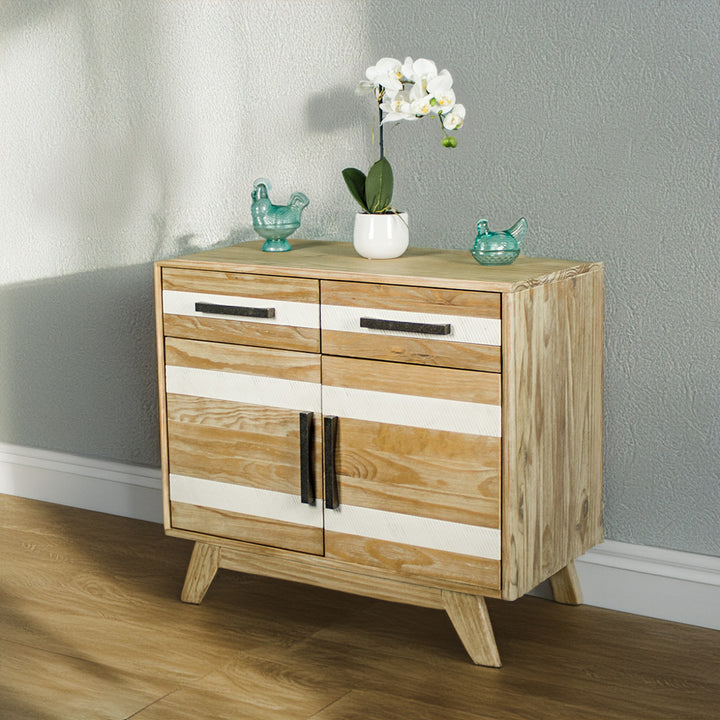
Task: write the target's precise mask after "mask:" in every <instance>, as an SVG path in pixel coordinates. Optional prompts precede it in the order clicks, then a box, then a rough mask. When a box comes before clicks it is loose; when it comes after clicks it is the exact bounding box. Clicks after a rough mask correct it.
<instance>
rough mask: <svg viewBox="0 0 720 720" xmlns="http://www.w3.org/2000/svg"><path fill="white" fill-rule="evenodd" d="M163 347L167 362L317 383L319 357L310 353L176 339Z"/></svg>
mask: <svg viewBox="0 0 720 720" xmlns="http://www.w3.org/2000/svg"><path fill="white" fill-rule="evenodd" d="M165 347H166V349H165V361H166V363H167V364H168V365H178V366H181V367H192V368H201V369H204V370H219V371H222V372H235V373H243V374H250V375H262V376H265V377H278V378H284V379H287V380H300V381H302V382H314V383H319V382H320V358H319V356H317V355H313V354H309V353H299V352H289V351H285V350H274V349H271V348H256V347H242V346H237V345H226V344H223V343H220V342H201V341H198V340H183V339H179V338H166V340H165Z"/></svg>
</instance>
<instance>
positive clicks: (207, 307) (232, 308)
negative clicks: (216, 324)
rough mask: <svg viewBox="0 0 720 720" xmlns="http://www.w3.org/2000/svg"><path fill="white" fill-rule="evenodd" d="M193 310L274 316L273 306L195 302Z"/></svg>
mask: <svg viewBox="0 0 720 720" xmlns="http://www.w3.org/2000/svg"><path fill="white" fill-rule="evenodd" d="M195 312H201V313H213V314H215V315H241V316H242V317H256V318H274V317H275V308H255V307H243V306H242V305H216V304H215V303H203V302H197V303H195Z"/></svg>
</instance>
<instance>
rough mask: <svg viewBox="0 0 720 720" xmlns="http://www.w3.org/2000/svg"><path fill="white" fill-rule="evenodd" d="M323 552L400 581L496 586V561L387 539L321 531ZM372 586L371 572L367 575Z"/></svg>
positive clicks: (498, 574)
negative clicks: (383, 571)
mask: <svg viewBox="0 0 720 720" xmlns="http://www.w3.org/2000/svg"><path fill="white" fill-rule="evenodd" d="M325 555H326V556H327V557H328V558H331V559H334V560H340V561H343V562H344V563H346V564H347V565H348V566H354V567H355V568H356V570H358V571H362V570H363V569H364V570H366V571H374V570H376V569H382V570H385V571H386V572H387V573H390V574H392V575H394V576H395V577H397V578H399V579H402V580H412V581H413V582H416V583H417V582H424V583H425V584H430V585H437V586H438V587H442V586H443V585H444V584H450V585H452V584H454V583H464V584H465V585H466V586H467V587H469V588H476V589H477V591H478V592H485V589H486V588H487V589H491V590H497V589H499V587H500V561H499V560H491V559H487V558H482V557H472V556H471V555H461V554H459V553H452V552H447V551H444V550H436V549H433V548H427V547H420V546H418V545H406V544H403V543H399V542H388V541H385V540H378V539H375V538H368V537H362V536H359V535H349V534H345V533H334V532H331V531H326V532H325ZM367 583H368V585H372V583H373V580H372V573H369V576H368V578H367Z"/></svg>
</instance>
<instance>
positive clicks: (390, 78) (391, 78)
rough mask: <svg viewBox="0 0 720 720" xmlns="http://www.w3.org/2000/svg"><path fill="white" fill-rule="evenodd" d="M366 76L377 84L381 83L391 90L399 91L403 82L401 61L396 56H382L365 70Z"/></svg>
mask: <svg viewBox="0 0 720 720" xmlns="http://www.w3.org/2000/svg"><path fill="white" fill-rule="evenodd" d="M365 77H366V78H367V79H368V80H369V81H370V82H371V83H372V84H373V85H375V86H378V85H381V86H382V87H384V88H386V89H387V90H389V91H390V92H399V91H400V90H402V88H403V85H402V82H401V80H400V79H401V77H402V70H401V63H400V61H399V60H396V59H395V58H381V59H380V60H378V62H377V63H376V64H375V65H372V66H371V67H369V68H368V69H367V70H366V71H365Z"/></svg>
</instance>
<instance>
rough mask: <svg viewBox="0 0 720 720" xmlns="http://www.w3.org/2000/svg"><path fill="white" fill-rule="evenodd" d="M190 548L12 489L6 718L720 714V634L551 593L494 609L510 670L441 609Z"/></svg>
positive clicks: (677, 718)
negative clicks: (203, 569) (209, 576)
mask: <svg viewBox="0 0 720 720" xmlns="http://www.w3.org/2000/svg"><path fill="white" fill-rule="evenodd" d="M190 550H191V545H190V544H189V543H186V542H183V541H180V540H176V539H171V538H165V537H164V536H163V534H162V529H161V528H160V527H159V526H157V525H154V524H151V523H144V522H140V521H136V520H128V519H126V518H118V517H113V516H109V515H102V514H99V513H91V512H87V511H83V510H76V509H71V508H65V507H61V506H58V505H51V504H46V503H40V502H35V501H29V500H22V499H18V498H12V497H8V496H0V644H1V647H0V718H2V719H3V720H50V719H53V720H55V719H58V720H60V719H61V720H84V719H85V718H88V719H90V718H92V719H98V720H100V719H102V720H115V719H117V720H121V719H126V718H137V720H169V719H172V720H190V719H191V718H192V719H193V720H197V719H198V718H203V719H208V720H211V719H212V720H225V719H226V718H227V720H230V719H232V720H238V718H258V719H265V718H273V720H294V719H296V718H297V719H298V720H300V719H303V720H304V719H306V718H313V719H314V720H355V719H357V720H485V719H490V718H493V719H498V718H499V719H502V720H527V719H529V718H533V720H534V719H540V720H542V719H543V718H548V719H550V718H552V719H553V720H566V719H567V720H584V719H588V720H614V719H616V718H618V719H619V718H622V719H623V720H625V719H628V718H637V719H638V720H653V719H654V718H671V719H672V720H681V719H685V718H687V719H692V720H702V719H704V718H707V719H710V720H718V718H720V633H718V632H715V631H712V630H703V629H700V628H695V627H690V626H686V625H679V624H674V623H669V622H664V621H659V620H649V619H646V618H641V617H637V616H633V615H626V614H622V613H616V612H610V611H607V610H600V609H597V608H591V607H577V608H575V607H568V606H562V605H557V604H555V603H552V602H549V601H547V600H541V599H538V598H530V597H526V598H523V599H521V600H519V601H517V602H515V603H503V602H499V601H488V607H489V611H490V615H491V617H492V619H493V623H494V626H495V633H496V636H497V641H498V647H499V649H500V653H501V655H502V658H503V662H504V667H503V668H502V669H500V670H495V669H489V668H482V667H476V666H474V665H472V664H471V663H470V662H469V661H468V658H467V657H466V655H465V652H464V650H463V648H462V646H461V644H460V641H459V640H458V638H457V637H456V635H455V633H454V631H453V629H452V626H451V625H450V621H449V620H448V618H447V617H446V616H445V614H444V613H442V612H441V611H439V610H427V609H424V608H415V607H411V606H406V605H398V604H393V603H385V602H381V601H377V600H370V599H367V598H362V597H355V596H351V595H345V594H342V593H336V592H331V591H326V590H322V589H318V588H311V587H307V586H303V585H298V584H293V583H287V582H281V581H277V580H271V579H266V578H259V577H252V576H246V575H240V574H234V573H229V572H225V571H221V572H220V573H219V575H218V577H217V578H216V580H215V582H214V584H213V586H212V587H211V588H210V591H209V593H208V595H207V597H206V599H205V601H204V603H203V604H202V605H201V606H198V607H196V606H190V605H184V604H182V603H180V601H179V599H178V598H179V593H180V588H181V586H182V581H183V577H184V573H185V567H186V564H187V561H188V559H189V555H190Z"/></svg>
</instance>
